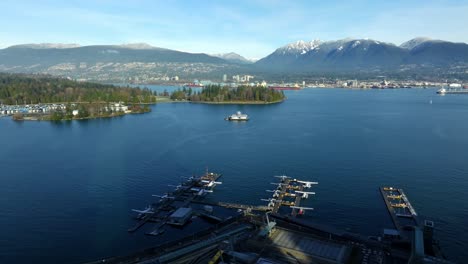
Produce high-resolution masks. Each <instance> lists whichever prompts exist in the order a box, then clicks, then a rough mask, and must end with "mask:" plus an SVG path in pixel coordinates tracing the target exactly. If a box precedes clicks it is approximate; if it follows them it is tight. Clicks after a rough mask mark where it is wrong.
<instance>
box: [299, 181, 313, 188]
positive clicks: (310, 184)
mask: <svg viewBox="0 0 468 264" xmlns="http://www.w3.org/2000/svg"><path fill="white" fill-rule="evenodd" d="M296 182H298V183H301V184H302V185H303V186H304V187H306V188H310V187H312V185H316V184H318V182H311V181H297V180H296Z"/></svg>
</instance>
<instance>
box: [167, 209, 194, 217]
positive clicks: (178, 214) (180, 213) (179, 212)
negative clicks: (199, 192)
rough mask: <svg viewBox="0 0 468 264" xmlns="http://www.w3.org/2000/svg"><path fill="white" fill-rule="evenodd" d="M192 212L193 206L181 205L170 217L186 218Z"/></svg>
mask: <svg viewBox="0 0 468 264" xmlns="http://www.w3.org/2000/svg"><path fill="white" fill-rule="evenodd" d="M191 213H192V208H189V207H181V208H179V209H177V210H176V211H175V212H174V213H172V214H171V216H170V217H171V218H184V217H186V216H187V215H189V214H191Z"/></svg>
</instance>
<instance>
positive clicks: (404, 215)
mask: <svg viewBox="0 0 468 264" xmlns="http://www.w3.org/2000/svg"><path fill="white" fill-rule="evenodd" d="M380 193H381V194H382V198H383V199H384V201H385V205H386V206H387V210H388V212H389V213H390V216H391V218H392V221H393V224H394V225H395V228H396V229H397V230H398V231H399V234H400V235H401V236H402V237H403V238H404V239H409V236H410V234H409V233H410V232H409V231H412V230H413V228H414V227H418V226H421V224H420V222H419V219H418V214H417V213H416V210H414V208H413V206H412V205H411V203H410V201H409V200H408V197H407V196H406V194H405V192H404V191H403V190H402V189H398V188H394V187H380Z"/></svg>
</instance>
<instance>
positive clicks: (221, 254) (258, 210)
mask: <svg viewBox="0 0 468 264" xmlns="http://www.w3.org/2000/svg"><path fill="white" fill-rule="evenodd" d="M220 176H221V175H220V174H216V173H209V172H208V171H207V172H206V173H205V174H204V175H203V176H201V177H191V178H189V179H188V180H187V181H185V182H183V183H182V184H181V185H179V186H176V190H175V191H173V192H170V193H167V194H166V195H164V196H158V197H160V198H161V200H160V201H159V202H157V203H155V204H152V205H151V206H149V207H147V208H146V209H145V210H141V211H139V210H134V211H136V212H139V213H140V217H139V218H140V219H139V222H138V224H137V225H136V227H134V228H132V229H129V232H135V231H136V230H137V229H138V228H140V227H141V226H143V225H144V224H145V223H147V222H156V225H155V226H153V231H151V232H149V233H146V235H152V236H158V235H161V234H163V233H164V232H165V229H164V226H165V225H166V224H168V225H173V226H180V227H183V226H185V225H194V224H195V222H193V223H192V222H191V220H190V219H194V217H199V218H201V219H202V221H206V222H209V225H208V226H206V227H205V228H202V229H196V231H192V232H190V231H183V229H171V230H170V232H173V233H175V232H186V233H185V234H184V236H183V237H181V238H179V239H175V240H172V241H166V242H165V243H162V244H160V245H157V246H155V247H153V248H148V249H145V250H144V251H141V252H137V253H134V254H132V255H128V256H122V257H112V258H107V259H102V260H99V261H96V262H90V264H97V263H103V262H105V263H193V264H196V263H200V264H201V263H212V264H216V263H251V264H254V263H258V264H263V263H270V264H271V263H273V264H274V263H362V264H367V263H376V264H384V263H389V264H390V263H392V264H393V263H452V262H449V261H447V260H445V259H444V257H443V254H441V252H440V251H439V250H432V248H434V247H433V241H434V239H433V230H432V229H429V227H428V225H430V224H432V226H431V227H432V228H433V223H432V222H430V221H425V227H424V231H423V229H421V228H422V227H421V224H420V222H419V219H418V215H417V213H416V211H415V209H414V208H413V206H412V205H411V203H410V201H409V199H408V197H407V196H406V194H405V193H404V191H403V190H402V189H398V188H393V187H381V188H380V192H381V195H382V197H383V198H384V201H385V205H386V206H387V210H388V211H389V213H390V215H391V217H392V220H393V222H394V225H395V230H391V229H390V230H389V229H384V230H383V235H382V236H379V237H378V238H377V239H375V238H372V237H365V236H362V235H359V234H355V233H349V232H347V231H341V230H338V229H336V228H334V227H332V226H327V225H319V224H315V223H313V222H310V221H306V220H302V219H301V218H298V217H299V216H302V215H303V214H304V212H305V211H307V210H313V208H308V207H302V206H301V201H302V200H304V199H307V198H309V197H310V196H311V195H315V192H311V191H310V190H309V189H310V188H312V187H313V186H315V185H317V184H318V182H313V181H303V180H298V179H295V178H292V177H289V176H286V175H281V176H275V178H277V179H279V181H278V182H273V183H271V184H272V185H276V186H277V188H276V189H275V190H267V192H269V193H271V194H272V195H271V198H268V199H262V201H265V202H268V204H267V206H255V205H245V204H234V203H225V202H205V201H204V199H203V197H204V195H203V196H199V195H198V194H199V193H200V192H201V191H205V192H206V191H211V192H212V191H213V187H214V186H216V185H217V184H221V182H216V181H217V180H218V178H219V177H220ZM194 189H196V190H195V191H194ZM221 208H224V209H225V210H231V211H230V213H229V214H230V215H229V216H228V217H225V216H222V215H220V214H219V212H220V210H221ZM284 209H291V210H290V211H289V210H284ZM287 211H289V213H285V212H287ZM141 214H143V216H141Z"/></svg>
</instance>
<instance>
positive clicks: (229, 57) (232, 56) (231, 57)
mask: <svg viewBox="0 0 468 264" xmlns="http://www.w3.org/2000/svg"><path fill="white" fill-rule="evenodd" d="M211 56H214V57H218V58H221V59H224V60H226V61H229V62H232V63H239V64H250V63H253V61H251V60H248V59H246V58H244V57H242V56H241V55H239V54H237V53H234V52H229V53H221V54H211Z"/></svg>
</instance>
